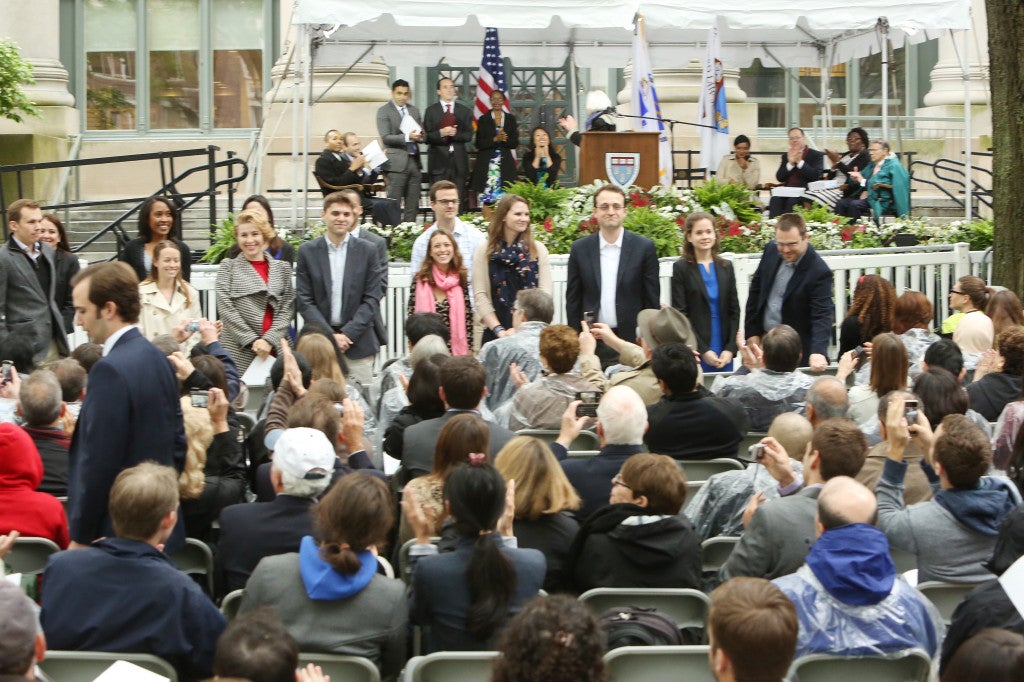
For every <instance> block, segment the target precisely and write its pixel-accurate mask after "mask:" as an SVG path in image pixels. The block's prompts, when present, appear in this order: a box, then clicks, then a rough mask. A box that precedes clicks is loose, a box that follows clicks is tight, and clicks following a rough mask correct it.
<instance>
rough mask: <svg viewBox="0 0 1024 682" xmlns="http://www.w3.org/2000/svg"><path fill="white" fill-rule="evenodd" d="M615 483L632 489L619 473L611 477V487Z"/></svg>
mask: <svg viewBox="0 0 1024 682" xmlns="http://www.w3.org/2000/svg"><path fill="white" fill-rule="evenodd" d="M617 485H621V486H622V487H623V488H625V489H626V490H632V488H630V487H629V486H628V485H626V482H625V481H623V480H622V476H620V475H619V474H615V476H613V477H612V487H613V488H614V487H615V486H617Z"/></svg>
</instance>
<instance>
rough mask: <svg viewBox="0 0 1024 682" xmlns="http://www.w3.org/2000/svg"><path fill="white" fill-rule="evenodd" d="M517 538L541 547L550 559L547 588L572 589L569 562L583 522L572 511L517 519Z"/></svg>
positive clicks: (521, 543) (528, 546) (524, 545)
mask: <svg viewBox="0 0 1024 682" xmlns="http://www.w3.org/2000/svg"><path fill="white" fill-rule="evenodd" d="M513 530H514V532H515V535H516V541H517V542H518V543H519V546H520V547H522V548H524V549H538V550H540V551H541V552H543V553H544V558H545V559H546V560H547V566H548V567H547V573H546V574H545V576H544V589H545V590H546V591H547V592H549V593H551V592H566V591H568V590H570V589H572V581H571V576H570V575H569V574H568V571H567V567H566V564H567V563H568V560H569V548H570V547H571V546H572V541H573V540H574V539H576V534H577V533H578V532H579V530H580V524H579V522H577V521H576V519H574V518H573V517H572V516H571V515H570V514H568V513H565V512H562V513H561V514H543V515H542V516H541V517H540V518H539V519H537V520H536V521H530V520H529V519H516V520H515V524H514V529H513Z"/></svg>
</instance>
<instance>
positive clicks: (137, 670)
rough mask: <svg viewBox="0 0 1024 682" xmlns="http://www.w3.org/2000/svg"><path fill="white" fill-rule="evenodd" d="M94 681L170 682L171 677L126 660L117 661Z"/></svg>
mask: <svg viewBox="0 0 1024 682" xmlns="http://www.w3.org/2000/svg"><path fill="white" fill-rule="evenodd" d="M94 682H171V678H169V677H164V676H163V675H157V674H156V673H155V672H152V671H150V670H146V669H145V668H142V667H140V666H137V665H135V664H134V663H129V662H128V661H117V662H116V663H114V665H112V666H110V667H109V668H107V669H106V670H104V671H103V674H102V675H100V676H99V677H97V678H96V679H95V680H94Z"/></svg>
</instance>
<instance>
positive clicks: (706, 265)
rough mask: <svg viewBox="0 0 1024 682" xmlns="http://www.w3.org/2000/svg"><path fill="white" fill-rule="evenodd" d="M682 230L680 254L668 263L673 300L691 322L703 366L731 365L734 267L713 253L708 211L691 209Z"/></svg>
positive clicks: (736, 309) (736, 315)
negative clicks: (670, 271) (683, 240)
mask: <svg viewBox="0 0 1024 682" xmlns="http://www.w3.org/2000/svg"><path fill="white" fill-rule="evenodd" d="M684 232H685V235H684V237H685V242H684V243H683V255H682V257H680V259H679V260H677V261H676V262H675V265H673V267H672V306H673V307H674V308H676V309H677V310H679V311H680V312H681V313H683V314H684V315H686V317H687V318H688V319H689V320H690V324H691V325H692V326H693V331H694V334H696V336H697V348H696V349H695V350H697V351H698V352H699V353H700V357H701V363H700V364H701V367H702V368H703V370H704V371H705V372H728V371H732V360H733V357H734V356H735V355H736V330H737V329H739V324H740V303H739V298H738V297H737V295H736V271H735V270H733V267H732V264H731V263H729V261H727V260H725V259H724V258H722V257H720V256H719V255H718V233H717V232H716V231H715V219H714V217H713V216H712V215H711V214H710V213H704V212H697V213H691V214H690V215H689V216H688V217H687V219H686V226H685V230H684Z"/></svg>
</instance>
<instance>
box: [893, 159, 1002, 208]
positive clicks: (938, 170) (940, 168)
mask: <svg viewBox="0 0 1024 682" xmlns="http://www.w3.org/2000/svg"><path fill="white" fill-rule="evenodd" d="M972 156H991V152H975V153H974V154H972ZM910 166H911V172H910V177H911V181H912V182H919V183H923V184H926V185H930V186H931V187H934V188H936V189H937V190H939V191H940V192H942V193H943V194H944V195H946V197H947V198H948V199H950V200H951V201H953V202H954V203H955V204H956V205H958V206H960V207H961V208H963V206H964V202H965V199H964V198H962V197H963V194H964V192H965V188H966V184H967V182H966V178H967V171H966V168H967V166H968V164H967V163H966V162H964V161H957V160H955V159H947V158H945V157H942V158H938V159H936V160H935V161H925V160H923V159H920V160H917V161H914V162H912V163H911V164H910ZM914 166H921V167H925V168H928V169H930V170H931V172H932V175H934V176H935V178H937V180H929V179H928V178H924V177H921V174H920V173H914V172H913V167H914ZM970 170H971V196H972V198H974V197H976V198H977V200H978V203H980V204H984V205H985V206H986V207H988V208H989V209H991V208H992V198H991V197H992V189H991V183H990V184H989V186H988V187H985V186H984V185H982V184H981V183H979V182H978V181H977V180H975V179H974V173H975V172H980V173H983V174H986V175H987V176H988V177H989V180H991V179H992V171H991V170H989V169H988V168H984V167H982V166H975V165H974V164H973V163H972V164H970ZM943 182H945V183H947V184H948V185H953V187H954V189H955V191H950V190H949V189H948V187H947V185H944V184H941V183H943ZM971 215H972V216H974V217H976V218H980V217H981V213H980V212H979V211H978V210H977V209H976V208H974V206H971Z"/></svg>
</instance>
